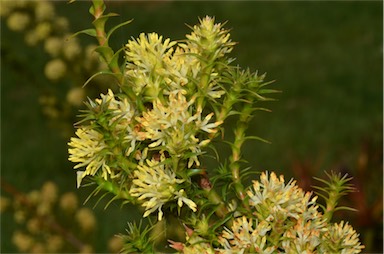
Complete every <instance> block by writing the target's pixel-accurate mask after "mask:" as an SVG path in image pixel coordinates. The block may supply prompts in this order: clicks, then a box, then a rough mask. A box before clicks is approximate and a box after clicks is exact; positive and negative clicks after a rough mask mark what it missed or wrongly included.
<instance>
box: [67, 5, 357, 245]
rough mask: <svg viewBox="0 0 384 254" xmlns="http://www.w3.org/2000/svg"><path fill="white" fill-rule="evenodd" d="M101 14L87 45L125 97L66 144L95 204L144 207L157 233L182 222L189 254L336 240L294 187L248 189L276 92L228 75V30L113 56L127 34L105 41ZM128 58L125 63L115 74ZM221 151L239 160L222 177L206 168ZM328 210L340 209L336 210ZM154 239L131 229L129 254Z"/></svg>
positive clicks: (312, 202)
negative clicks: (101, 198)
mask: <svg viewBox="0 0 384 254" xmlns="http://www.w3.org/2000/svg"><path fill="white" fill-rule="evenodd" d="M104 10H105V6H104V3H103V2H102V1H97V0H95V1H94V2H93V7H92V8H91V14H93V15H94V17H95V21H94V22H93V24H94V26H95V28H94V29H90V30H85V31H83V33H87V34H89V35H92V36H95V37H96V38H97V39H98V41H99V43H100V47H99V48H98V49H97V51H98V52H99V53H100V54H101V56H102V59H104V60H105V61H106V63H107V65H108V66H109V70H108V71H105V72H103V73H104V74H109V75H113V76H114V77H115V78H116V81H117V83H118V87H119V89H118V91H115V92H113V91H112V90H108V92H107V93H106V94H101V95H100V98H98V99H94V100H92V99H89V101H88V103H87V106H88V109H87V110H85V111H84V112H83V113H84V114H83V115H82V117H83V119H82V120H81V121H80V122H79V123H78V125H79V130H78V132H77V136H78V137H77V138H72V140H71V142H70V143H69V146H70V149H69V153H70V159H71V160H72V161H73V162H76V163H78V164H77V165H76V166H75V169H78V168H81V167H85V171H81V170H79V171H80V173H79V175H78V176H79V181H81V180H83V178H87V179H90V180H91V182H93V183H94V184H96V185H97V186H98V187H97V188H96V192H98V191H100V190H102V189H103V190H107V191H109V192H110V193H112V194H113V195H114V197H113V198H112V200H114V199H118V198H120V199H123V200H124V202H126V203H132V204H135V205H138V206H139V207H140V208H142V209H143V210H144V211H143V217H145V218H148V219H149V220H150V221H152V220H155V221H157V225H161V224H160V223H164V225H167V222H164V221H167V220H168V218H172V217H176V218H178V220H177V224H178V226H179V228H182V227H184V228H185V231H186V233H185V237H184V238H183V237H180V236H179V238H183V239H181V240H182V241H181V242H177V241H176V240H175V241H170V243H171V247H173V248H174V249H176V250H178V251H180V252H184V253H196V252H199V253H214V252H219V253H233V252H236V253H245V252H259V251H264V252H266V253H268V252H273V251H276V250H277V251H283V250H285V251H288V252H297V251H299V252H300V251H304V250H306V249H309V250H311V251H313V252H317V251H319V248H320V247H321V246H322V244H323V243H322V241H325V240H327V239H331V238H332V237H333V236H335V235H337V234H335V233H332V236H331V235H330V236H329V237H328V238H324V237H323V236H324V232H326V231H328V228H329V225H328V224H327V222H328V221H327V220H326V219H324V217H323V216H322V214H321V213H320V212H319V211H318V210H317V208H318V205H317V204H316V197H311V194H310V193H304V192H303V191H302V190H301V189H300V188H298V187H297V186H296V182H294V181H293V180H291V181H290V182H288V183H287V184H286V183H285V182H284V178H283V177H282V176H280V177H279V178H278V177H277V176H276V175H275V174H274V173H270V174H268V173H263V174H262V175H261V179H260V181H255V182H254V184H253V186H251V187H249V188H247V187H246V186H244V176H247V175H249V174H248V173H247V172H249V170H248V168H244V166H243V159H242V148H243V144H244V142H245V141H246V140H248V139H258V140H262V141H264V140H263V139H261V138H259V137H254V136H247V134H246V131H247V128H248V126H249V122H250V121H251V119H252V118H253V115H254V113H255V111H257V110H266V111H268V110H267V109H265V108H264V107H260V106H259V105H258V104H259V103H260V102H264V101H268V100H271V99H270V98H269V97H267V96H268V95H269V94H271V93H275V92H277V91H276V90H272V89H268V88H266V86H267V85H268V84H270V83H271V82H265V81H264V79H265V75H259V74H258V73H257V72H251V71H250V70H248V69H247V70H243V69H242V68H240V67H239V66H234V65H232V62H233V59H231V58H229V57H228V54H229V53H230V52H231V51H232V49H233V47H234V45H235V43H234V42H232V41H231V39H230V33H229V30H227V29H224V24H221V23H215V20H214V18H212V17H208V16H207V17H204V18H203V19H200V20H199V24H197V25H195V26H193V27H190V28H191V29H192V32H191V33H190V34H188V35H186V39H185V40H183V41H172V40H170V39H168V38H166V39H165V38H163V37H162V36H159V35H158V34H156V33H150V34H145V33H142V34H140V36H139V38H137V39H135V38H132V39H131V40H130V41H128V43H127V44H126V45H125V47H124V48H123V49H121V50H119V51H116V52H114V51H113V50H112V49H111V48H110V47H109V46H108V39H109V36H110V34H111V33H112V32H113V31H114V30H115V29H116V28H118V27H121V26H123V25H125V24H127V23H128V22H125V23H122V24H121V25H119V26H118V27H115V28H112V29H111V31H110V32H108V33H107V32H105V28H104V25H105V22H106V21H107V19H108V18H109V17H112V16H114V14H106V15H104ZM121 51H124V53H125V61H124V63H123V64H122V65H119V62H118V59H119V58H118V56H119V53H120V52H121ZM229 117H231V118H233V119H232V120H234V121H235V122H236V123H237V124H236V125H235V126H234V127H233V131H234V134H235V135H234V138H233V140H231V139H229V138H228V137H227V136H226V135H225V134H226V133H225V132H224V127H225V126H227V125H226V124H227V123H228V119H229ZM217 144H219V145H220V144H227V145H228V144H229V148H230V150H231V154H230V156H229V158H228V161H227V162H222V163H220V161H218V163H217V164H218V165H220V166H218V169H217V170H215V169H212V168H207V166H206V164H205V160H204V157H203V156H205V155H206V154H207V153H208V148H212V150H213V151H216V152H217V155H218V157H219V158H220V157H221V151H219V150H218V149H215V146H214V145H217ZM93 161H95V162H93ZM344 184H345V182H343V181H341V185H340V186H339V189H341V190H343V187H342V186H344ZM330 186H331V185H330ZM332 186H333V184H332ZM326 191H328V189H327V190H326ZM332 191H333V190H330V193H331V194H332V195H336V196H337V193H333V192H332ZM228 193H232V195H228V196H227V194H228ZM338 193H339V194H340V193H342V191H341V192H338ZM337 197H338V196H337ZM332 200H333V201H334V200H335V197H333V198H332ZM331 205H332V209H335V205H336V203H335V202H333V203H332V204H331ZM152 216H155V217H152ZM149 231H150V229H149V228H146V229H144V231H141V230H140V227H137V226H135V224H129V230H128V235H127V236H126V237H125V241H126V245H125V246H126V247H125V248H124V249H123V251H124V252H140V251H141V252H153V251H155V247H153V246H155V245H153V244H151V242H152V241H154V239H151V238H150V237H147V235H148V232H149ZM166 231H167V230H165V231H164V232H166ZM164 232H163V233H164ZM346 232H348V237H349V236H351V235H353V234H354V233H353V232H352V231H350V230H346ZM338 235H339V236H341V235H343V234H338ZM166 237H167V236H166ZM343 237H346V236H343ZM351 237H352V238H353V239H356V237H354V236H351ZM352 238H351V239H352ZM339 240H340V241H341V242H343V239H339ZM358 244H359V243H356V245H355V247H356V246H357V247H356V250H359V249H361V248H360V247H359V246H360V245H358ZM156 246H159V245H156ZM338 246H341V245H338ZM352 253H355V252H352Z"/></svg>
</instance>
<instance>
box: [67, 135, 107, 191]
mask: <svg viewBox="0 0 384 254" xmlns="http://www.w3.org/2000/svg"><path fill="white" fill-rule="evenodd" d="M76 136H77V137H78V138H76V137H72V138H71V140H70V142H69V143H68V145H69V147H70V148H69V149H68V152H69V160H70V161H72V162H77V163H78V164H77V165H75V166H74V169H78V168H81V167H86V168H85V171H84V172H83V171H80V172H83V173H81V174H80V173H78V176H77V184H78V186H79V184H80V183H81V180H82V179H83V178H84V177H85V176H86V175H95V174H96V173H97V172H98V170H99V169H100V168H101V170H102V173H101V174H102V177H103V178H104V179H105V180H107V178H108V175H109V174H111V169H110V168H109V166H108V164H107V159H106V152H105V151H104V149H105V148H107V145H106V144H105V142H104V139H103V135H102V134H101V133H99V132H97V131H95V130H93V129H90V128H79V129H77V130H76Z"/></svg>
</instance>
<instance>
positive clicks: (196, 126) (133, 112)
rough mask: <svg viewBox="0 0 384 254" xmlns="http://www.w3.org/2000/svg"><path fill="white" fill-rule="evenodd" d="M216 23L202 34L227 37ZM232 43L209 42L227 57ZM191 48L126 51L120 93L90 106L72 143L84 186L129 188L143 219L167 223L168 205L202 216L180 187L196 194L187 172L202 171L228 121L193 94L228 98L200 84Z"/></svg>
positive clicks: (137, 45)
mask: <svg viewBox="0 0 384 254" xmlns="http://www.w3.org/2000/svg"><path fill="white" fill-rule="evenodd" d="M213 21H214V20H213V19H211V18H209V17H207V18H205V19H203V20H202V21H201V24H200V26H197V27H196V29H197V30H199V29H200V27H201V29H202V30H204V31H206V29H208V28H209V29H213V30H212V31H211V32H209V33H212V32H214V33H218V38H221V37H223V36H224V33H226V31H225V30H223V29H219V28H220V27H221V25H214V24H213ZM208 23H212V25H210V26H209V25H208ZM205 26H208V27H205ZM201 29H200V30H201ZM197 33H200V32H197ZM205 33H207V31H206V32H205ZM205 33H204V34H201V35H199V36H200V37H201V36H207V34H205ZM193 36H196V35H195V33H193ZM228 36H229V34H228ZM228 36H227V35H226V36H224V37H223V38H221V39H220V40H218V39H215V41H214V42H211V43H215V44H216V45H217V49H216V48H215V49H211V50H213V51H215V50H219V51H220V52H221V51H222V48H223V47H224V46H220V45H221V44H223V45H226V46H225V47H226V48H229V47H230V46H231V45H232V44H231V43H230V42H229V39H228ZM200 37H199V38H200ZM188 43H192V42H187V44H184V43H176V42H173V41H170V39H166V40H164V41H163V38H162V36H158V35H157V34H156V33H151V34H148V35H146V34H141V35H140V36H139V38H138V39H132V40H130V41H129V42H128V43H127V44H126V46H125V56H126V65H125V72H124V80H126V83H123V84H122V85H121V87H122V91H120V92H118V93H114V92H113V91H112V90H111V89H109V90H108V92H107V93H106V94H101V95H100V98H98V99H95V100H91V99H90V100H89V101H88V103H87V106H88V109H87V110H85V111H84V112H85V114H84V115H83V116H84V119H83V120H82V121H80V123H79V125H80V124H81V125H80V126H79V128H78V129H77V131H76V136H77V137H73V138H71V140H70V142H69V143H68V145H69V147H70V148H69V149H68V151H69V160H70V161H72V162H75V163H77V165H75V167H74V168H75V169H78V171H77V174H78V186H80V185H81V182H82V180H83V178H84V177H86V176H93V177H96V178H101V179H103V181H113V182H114V183H116V184H118V185H124V186H125V188H126V189H127V190H128V192H127V193H126V195H129V196H131V197H132V198H134V199H135V200H136V201H137V202H139V203H141V204H142V206H143V207H144V208H145V210H146V211H145V213H144V217H146V216H148V215H149V214H151V213H153V212H155V211H158V219H159V220H161V219H162V216H163V211H162V207H163V206H164V205H165V204H166V203H173V204H174V205H176V206H177V207H179V208H180V207H181V206H182V204H183V203H184V204H186V205H187V206H188V207H189V208H190V209H191V210H192V211H196V209H197V205H196V203H195V202H194V201H192V200H191V199H190V198H187V196H186V193H188V190H187V189H184V188H182V187H180V186H181V185H183V184H186V183H188V184H186V186H187V188H193V186H194V185H191V184H190V178H189V177H188V170H189V169H192V168H198V167H200V166H201V161H200V159H199V158H200V157H201V156H202V155H203V154H204V151H203V150H204V148H205V147H207V145H208V144H209V143H210V142H211V140H212V139H213V138H214V136H215V134H216V133H217V132H218V127H219V126H220V125H221V124H222V122H223V121H222V120H220V121H218V120H216V121H215V112H212V110H209V109H208V108H206V107H204V105H203V104H201V103H198V102H197V101H198V100H197V96H198V95H196V94H195V92H197V91H200V92H201V93H200V96H203V95H204V94H205V95H206V96H212V97H215V98H218V97H220V95H221V94H223V92H222V91H221V92H218V91H216V90H215V89H216V86H217V85H211V84H210V83H211V82H210V80H208V81H207V84H203V83H201V82H197V81H196V79H197V78H201V77H203V76H204V75H206V74H205V73H204V71H203V68H202V67H201V66H202V61H203V59H201V58H200V57H198V56H197V55H196V54H192V53H190V50H189V49H190V48H192V47H190V46H189V45H188ZM192 50H193V49H192ZM194 51H196V53H199V51H198V50H197V49H195V50H194ZM227 51H228V52H229V50H227ZM217 55H220V57H221V58H222V57H223V54H221V53H220V54H217ZM213 76H214V75H213ZM203 87H205V88H203ZM214 90H215V91H214ZM127 91H128V92H127ZM129 91H132V92H133V93H130V92H129ZM203 92H204V94H203ZM132 94H134V98H136V99H132ZM81 168H85V170H81Z"/></svg>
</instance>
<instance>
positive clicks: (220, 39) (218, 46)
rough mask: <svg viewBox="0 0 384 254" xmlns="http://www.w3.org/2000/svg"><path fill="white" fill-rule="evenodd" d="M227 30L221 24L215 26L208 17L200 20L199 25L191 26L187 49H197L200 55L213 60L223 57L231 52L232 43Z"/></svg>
mask: <svg viewBox="0 0 384 254" xmlns="http://www.w3.org/2000/svg"><path fill="white" fill-rule="evenodd" d="M229 37H230V34H229V32H228V30H225V29H224V28H223V24H221V23H217V24H215V19H214V18H212V17H209V16H206V17H204V18H203V19H201V20H200V24H198V25H195V26H193V32H192V33H191V34H190V35H187V39H188V43H189V47H192V48H197V49H198V52H199V53H200V54H202V55H203V56H204V55H207V54H209V57H213V58H220V57H223V56H224V55H225V54H227V53H229V52H231V51H232V49H233V46H234V45H235V43H233V42H232V41H231V40H230V39H229Z"/></svg>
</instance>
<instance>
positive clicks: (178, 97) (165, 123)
mask: <svg viewBox="0 0 384 254" xmlns="http://www.w3.org/2000/svg"><path fill="white" fill-rule="evenodd" d="M168 98H169V102H168V105H166V104H165V103H163V102H161V101H160V99H157V100H155V101H154V102H153V109H152V110H150V111H148V112H143V116H142V117H139V118H137V121H138V122H139V123H140V124H141V126H142V127H143V131H145V132H146V135H147V139H150V140H152V141H153V142H152V143H151V144H149V147H151V148H153V147H158V146H162V147H165V148H166V150H167V151H168V152H169V153H170V154H171V155H172V156H173V155H174V156H177V157H181V156H184V155H185V153H187V152H188V151H189V152H192V155H191V156H190V157H189V162H188V167H191V166H192V165H193V163H196V165H198V166H199V165H200V162H199V161H198V159H197V155H199V154H200V153H201V147H203V146H205V145H207V144H208V143H209V141H210V140H209V139H207V140H202V141H200V140H199V139H198V138H197V135H198V133H199V132H201V131H204V132H207V133H214V132H216V131H217V130H216V129H215V128H216V127H217V126H218V125H220V124H221V122H215V123H208V122H209V120H210V119H211V118H212V116H213V113H210V114H208V115H207V116H205V117H204V118H202V112H201V110H197V112H196V113H195V114H193V108H194V101H195V100H194V98H192V99H191V100H190V101H187V99H186V97H185V96H184V95H183V92H182V91H176V92H173V93H171V94H169V97H168ZM164 104H165V105H164Z"/></svg>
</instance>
